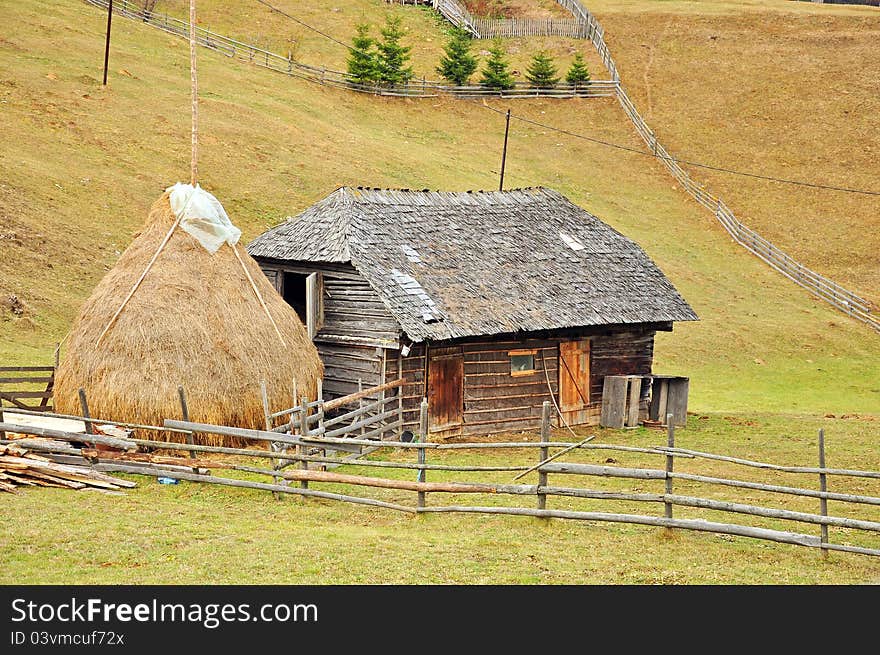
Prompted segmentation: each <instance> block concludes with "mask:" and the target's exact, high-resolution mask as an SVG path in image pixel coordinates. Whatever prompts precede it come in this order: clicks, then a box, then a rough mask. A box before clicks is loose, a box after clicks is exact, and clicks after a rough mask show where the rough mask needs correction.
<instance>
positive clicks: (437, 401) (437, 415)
mask: <svg viewBox="0 0 880 655" xmlns="http://www.w3.org/2000/svg"><path fill="white" fill-rule="evenodd" d="M463 390H464V356H463V355H462V354H461V351H460V350H459V351H458V352H451V353H449V352H444V353H437V354H434V353H431V355H430V357H429V359H428V419H429V420H428V425H429V429H428V431H429V432H430V433H432V434H438V435H439V436H453V435H457V434H461V426H462V404H463V399H464V394H463Z"/></svg>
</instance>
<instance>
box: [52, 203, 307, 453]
mask: <svg viewBox="0 0 880 655" xmlns="http://www.w3.org/2000/svg"><path fill="white" fill-rule="evenodd" d="M206 195H208V194H206ZM208 197H209V198H211V200H214V202H216V200H215V199H213V196H208ZM217 206H218V207H219V203H217ZM175 208H176V209H178V210H179V208H178V207H177V206H176V205H175ZM220 211H221V212H222V208H220ZM223 216H224V218H225V213H223ZM175 219H176V214H175V213H174V211H173V210H172V206H171V201H170V194H169V193H168V192H166V193H165V194H164V195H163V196H162V197H161V198H159V200H158V201H156V203H155V204H154V205H153V207H152V208H151V210H150V213H149V216H148V218H147V222H146V224H145V225H144V228H143V230H142V231H141V232H140V233H139V234H138V235H137V236H136V238H135V240H134V241H133V242H132V244H131V245H130V246H129V247H128V249H127V250H126V251H125V252H124V253H123V254H122V256H121V257H120V258H119V261H118V262H117V264H116V265H115V266H114V267H113V269H112V270H110V272H109V273H107V274H106V275H105V276H104V278H103V279H102V280H101V281H100V283H99V284H98V286H97V287H96V288H95V290H94V292H93V293H92V295H91V296H90V297H89V299H88V300H87V301H86V302H85V304H84V305H83V308H82V310H81V312H80V314H79V316H78V318H77V319H76V321H75V322H74V324H73V327H72V328H71V332H70V336H69V345H68V347H67V351H66V354H65V355H64V357H63V359H62V362H61V365H60V366H59V369H58V373H57V377H56V382H55V402H56V406H57V408H58V411H61V412H67V413H79V411H80V404H79V398H78V389H79V388H80V387H82V388H84V389H85V391H86V395H87V398H88V403H89V409H90V411H91V414H92V416H95V417H100V418H106V419H111V420H116V421H129V422H135V423H145V424H149V425H162V421H163V420H164V419H166V418H180V416H181V406H180V401H179V397H178V386H179V385H182V386H183V387H184V389H185V391H186V396H187V402H188V405H189V414H190V419H191V420H193V421H198V422H205V423H214V424H220V425H230V426H238V427H249V428H258V429H262V428H263V427H264V425H265V422H264V411H263V404H262V399H261V393H260V382H261V380H265V382H266V385H267V389H268V393H269V405H270V407H271V408H272V410H273V411H275V410H278V409H281V408H284V407H290V406H292V404H293V403H292V388H293V385H294V381H295V384H296V387H297V390H298V392H299V393H300V394H308V395H309V397H310V398H315V393H316V382H317V380H318V378H319V377H320V376H321V375H322V366H321V361H320V359H319V357H318V352H317V350H316V349H315V347H314V345H313V344H312V342H311V341H310V339H309V338H308V335H307V333H306V329H305V327H304V326H303V324H302V322H301V321H300V319H299V317H298V316H297V314H296V312H295V311H294V310H293V309H292V308H291V307H290V306H289V305H288V304H287V303H286V302H285V301H284V300H283V299H282V298H281V296H280V295H279V294H278V293H277V292H276V290H275V288H274V287H273V286H272V284H271V283H270V282H269V280H268V279H267V278H266V277H265V275H264V274H263V273H262V271H261V270H260V267H259V266H258V265H257V263H256V262H255V261H254V260H253V259H252V258H251V257H250V256H249V255H248V254H247V252H246V251H245V249H244V248H243V247H241V246H236V251H237V253H238V256H236V251H234V250H233V246H232V245H230V244H229V243H224V244H223V245H221V246H220V247H219V249H217V250H216V252H215V253H213V254H212V253H210V252H209V251H208V250H207V249H206V248H205V247H203V245H202V244H201V243H200V241H199V240H197V239H196V238H194V236H192V235H191V234H190V233H188V232H185V231H184V230H183V229H182V227H178V228H176V229H174V230H173V231H172V232H171V233H170V238H168V240H167V243H165V245H164V247H163V248H161V252H160V253H159V255H158V257H156V259H155V262H154V263H153V265H152V267H151V268H150V269H149V271H148V273H147V275H146V276H144V277H143V281H142V282H141V284H140V286H139V287H137V290H136V292H135V293H134V294H132V295H131V297H130V299H129V300H128V301H127V302H125V300H126V298H127V297H128V296H129V294H130V292H131V291H132V289H133V288H134V286H135V284H136V282H137V281H138V279H139V278H141V276H142V275H143V273H144V271H145V269H146V267H147V265H148V263H149V262H150V260H151V259H152V258H153V257H154V255H155V254H156V252H157V250H159V249H160V245H161V244H162V242H163V241H164V240H165V239H166V237H167V236H168V234H169V229H170V228H171V227H172V225H174V223H175ZM229 227H231V228H232V229H233V230H235V228H234V226H232V225H231V224H229ZM236 232H237V230H236ZM239 257H240V260H241V261H239ZM242 264H244V267H247V270H248V272H249V273H250V278H251V279H252V281H253V284H252V282H251V280H249V279H248V276H247V275H246V274H245V271H244V267H243V266H242ZM254 285H255V286H256V290H257V291H259V294H260V296H261V297H262V301H261V300H260V298H259V297H258V295H257V293H256V292H255V289H254ZM263 303H265V307H264V306H263ZM120 307H122V311H121V312H119V309H120ZM266 310H268V314H269V315H271V318H272V319H273V320H270V318H269V315H267V311H266ZM117 312H119V313H118V316H116V318H115V320H114V316H115V315H116V314H117ZM273 321H274V325H273ZM108 325H109V326H110V327H109V329H107V328H108ZM276 328H277V329H276ZM102 334H103V336H102ZM199 436H201V440H202V442H203V443H213V444H217V443H221V441H223V442H225V443H232V441H233V440H221V439H220V438H219V437H216V438H212V437H210V436H208V435H197V437H196V438H197V439H198V438H199Z"/></svg>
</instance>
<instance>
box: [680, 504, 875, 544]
mask: <svg viewBox="0 0 880 655" xmlns="http://www.w3.org/2000/svg"><path fill="white" fill-rule="evenodd" d="M664 498H665V502H668V503H672V504H673V505H682V506H685V507H700V508H703V509H712V510H718V511H721V512H733V513H736V514H750V515H752V516H763V517H766V518H774V519H786V520H789V521H801V522H803V523H815V524H817V525H824V526H829V525H833V526H836V527H840V528H852V529H854V530H867V531H869V532H880V523H877V522H875V521H862V520H859V519H849V518H842V517H837V516H822V515H820V514H810V513H808V512H794V511H791V510H787V509H773V508H769V507H759V506H757V505H745V504H742V503H731V502H727V501H722V500H710V499H707V498H697V497H694V496H679V495H675V494H672V495H666V496H665V497H664ZM819 541H820V543H821V539H820V540H819Z"/></svg>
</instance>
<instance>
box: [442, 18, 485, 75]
mask: <svg viewBox="0 0 880 655" xmlns="http://www.w3.org/2000/svg"><path fill="white" fill-rule="evenodd" d="M443 52H444V53H445V54H444V56H443V58H442V59H441V60H440V65H439V66H437V69H436V70H437V72H438V73H439V74H440V75H441V76H442V77H443V79H445V80H447V81H449V82H452V83H453V84H455V85H456V86H464V85H466V84H467V83H468V80H470V78H471V75H473V74H474V71H476V70H477V58H476V57H474V56H473V55H472V54H471V36H470V34H468V33H467V32H466V31H465V30H462V29H459V28H455V29H453V31H452V35H451V36H450V38H449V41H448V42H447V43H446V45H445V46H444V48H443Z"/></svg>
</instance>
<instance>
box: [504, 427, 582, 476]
mask: <svg viewBox="0 0 880 655" xmlns="http://www.w3.org/2000/svg"><path fill="white" fill-rule="evenodd" d="M595 438H596V437H595V435H590V436H589V437H587V438H586V439H584V440H583V441H580V442H578V443H576V444H571V445H570V446H568V448H564V449H562V450H560V451H559V452H558V453H556V454H555V455H550V456H549V457H545V458H543V459H542V460H541V461H540V462H538V463H537V464H535V465H534V466H530V467H529V468H527V469H526V470H525V471H523V472H522V473H520V474H519V475H517V476H516V477H515V478H514V480H519V479H520V478H521V477H523V476H524V475H526V474H527V473H531V472H532V471H534V470H537V471H538V477H540V476H541V474H542V473H543V472H544V471H543V470H542V467H543V466H544V464H546V463H548V462H552V461H553V460H554V459H557V458H559V457H561V456H562V455H564V454H565V453H567V452H569V451H572V450H574V449H575V448H580V447H581V446H583V445H584V444H585V443H587V442H588V441H591V440H592V439H595ZM541 450H542V452H546V448H542V449H541Z"/></svg>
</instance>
